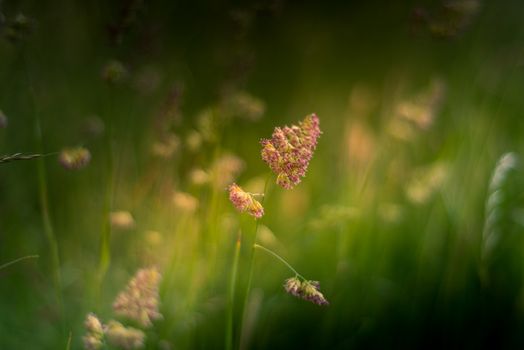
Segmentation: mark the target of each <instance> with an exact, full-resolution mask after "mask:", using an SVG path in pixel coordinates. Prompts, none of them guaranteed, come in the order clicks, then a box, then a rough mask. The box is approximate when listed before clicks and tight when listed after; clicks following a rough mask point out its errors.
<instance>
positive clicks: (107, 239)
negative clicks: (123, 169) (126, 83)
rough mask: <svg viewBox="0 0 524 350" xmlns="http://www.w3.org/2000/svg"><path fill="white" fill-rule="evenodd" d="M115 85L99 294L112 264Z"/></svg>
mask: <svg viewBox="0 0 524 350" xmlns="http://www.w3.org/2000/svg"><path fill="white" fill-rule="evenodd" d="M113 93H114V91H113V87H110V92H109V95H110V96H109V99H110V101H109V104H110V108H109V117H108V118H107V121H106V125H107V133H106V147H107V152H106V153H107V164H106V169H107V188H106V194H105V202H104V213H103V219H102V229H101V235H100V246H99V250H100V253H99V254H100V255H99V259H98V273H97V283H96V286H97V287H98V290H97V295H98V294H99V292H100V287H101V285H102V281H103V279H104V277H105V275H106V273H107V270H108V269H109V265H110V264H111V233H112V227H111V211H112V210H113V197H114V187H115V169H114V168H115V166H114V155H113V141H112V137H113V125H112V122H111V119H110V118H112V117H113V112H114V108H113V104H114V97H113Z"/></svg>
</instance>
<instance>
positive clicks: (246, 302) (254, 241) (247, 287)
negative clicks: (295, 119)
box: [239, 173, 271, 342]
mask: <svg viewBox="0 0 524 350" xmlns="http://www.w3.org/2000/svg"><path fill="white" fill-rule="evenodd" d="M270 179H271V173H268V175H267V178H266V182H265V184H264V192H263V196H262V199H261V201H260V202H261V203H260V204H262V206H263V205H264V201H265V199H266V197H267V190H268V186H269V180H270ZM259 224H260V220H257V221H256V224H255V233H254V236H253V247H252V248H251V256H250V258H249V265H248V266H249V267H248V269H249V272H248V278H247V285H246V294H245V296H244V305H243V308H242V313H243V316H242V323H241V324H240V331H239V334H240V337H242V328H243V326H244V321H245V319H246V316H247V305H248V302H249V294H250V291H251V282H252V280H253V266H254V262H255V246H254V244H256V242H257V234H258V227H259ZM241 342H242V339H241Z"/></svg>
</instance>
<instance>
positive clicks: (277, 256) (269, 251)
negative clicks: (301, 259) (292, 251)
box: [253, 243, 306, 281]
mask: <svg viewBox="0 0 524 350" xmlns="http://www.w3.org/2000/svg"><path fill="white" fill-rule="evenodd" d="M253 247H255V248H258V249H262V250H263V251H265V252H267V253H269V254H271V255H273V256H274V257H275V258H277V259H278V260H280V262H282V263H283V264H284V265H286V266H287V267H288V269H290V270H291V271H293V273H294V274H295V275H297V276H298V277H300V278H302V279H303V280H304V281H306V279H305V278H304V276H302V275H301V274H299V273H298V272H297V270H295V269H294V268H293V266H291V265H290V264H289V263H288V262H287V261H286V260H285V259H284V258H283V257H281V256H280V255H278V254H277V253H275V252H274V251H272V250H271V249H267V248H266V247H264V246H261V245H260V244H256V243H255V244H254V245H253Z"/></svg>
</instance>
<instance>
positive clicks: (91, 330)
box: [82, 313, 104, 350]
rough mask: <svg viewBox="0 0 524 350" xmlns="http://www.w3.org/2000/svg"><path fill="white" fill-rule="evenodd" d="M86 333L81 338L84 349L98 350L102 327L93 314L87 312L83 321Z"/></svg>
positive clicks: (102, 335) (101, 339)
mask: <svg viewBox="0 0 524 350" xmlns="http://www.w3.org/2000/svg"><path fill="white" fill-rule="evenodd" d="M84 327H85V329H86V335H85V336H84V337H83V338H82V340H83V341H84V349H86V350H98V349H100V348H102V345H103V339H104V327H103V325H102V323H101V322H100V320H99V319H98V317H96V315H95V314H93V313H89V314H87V316H86V319H85V321H84Z"/></svg>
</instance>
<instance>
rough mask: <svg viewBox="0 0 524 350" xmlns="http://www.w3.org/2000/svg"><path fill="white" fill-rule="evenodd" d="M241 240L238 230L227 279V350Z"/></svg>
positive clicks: (231, 337) (228, 349) (231, 331)
mask: <svg viewBox="0 0 524 350" xmlns="http://www.w3.org/2000/svg"><path fill="white" fill-rule="evenodd" d="M241 240H242V232H241V231H239V232H238V237H237V241H236V244H235V254H234V258H233V266H232V267H231V279H230V281H229V296H228V305H227V323H226V344H225V345H226V346H225V348H226V349H227V350H231V349H233V345H234V344H233V323H234V322H233V314H234V312H233V310H234V304H235V289H236V284H237V274H238V260H239V258H240V247H241Z"/></svg>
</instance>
